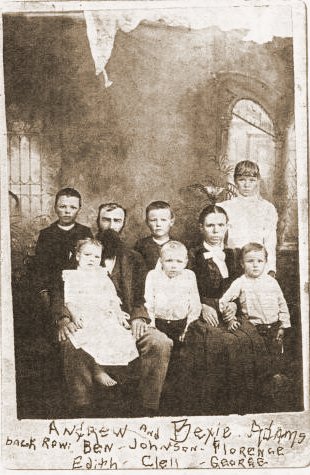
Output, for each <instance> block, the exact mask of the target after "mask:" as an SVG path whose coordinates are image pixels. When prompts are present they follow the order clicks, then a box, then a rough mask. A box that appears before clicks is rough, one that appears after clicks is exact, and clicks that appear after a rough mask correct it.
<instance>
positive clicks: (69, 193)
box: [55, 188, 82, 208]
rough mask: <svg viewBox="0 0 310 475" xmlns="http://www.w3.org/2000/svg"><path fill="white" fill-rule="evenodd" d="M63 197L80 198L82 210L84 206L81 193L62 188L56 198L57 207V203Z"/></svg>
mask: <svg viewBox="0 0 310 475" xmlns="http://www.w3.org/2000/svg"><path fill="white" fill-rule="evenodd" d="M61 196H73V197H74V198H78V199H79V205H80V208H81V206H82V197H81V195H80V193H79V192H78V191H77V190H75V189H74V188H62V189H61V190H59V191H58V192H57V194H56V197H55V206H56V205H57V202H58V200H59V198H60V197H61Z"/></svg>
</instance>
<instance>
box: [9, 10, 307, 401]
mask: <svg viewBox="0 0 310 475" xmlns="http://www.w3.org/2000/svg"><path fill="white" fill-rule="evenodd" d="M244 35H245V31H244V30H238V29H235V30H230V31H226V32H223V31H221V30H220V29H219V28H217V27H208V28H205V29H201V30H190V29H186V28H177V27H167V26H164V25H163V24H161V23H154V24H146V23H141V24H140V25H139V26H138V27H137V28H136V29H135V30H133V31H132V32H130V33H124V32H122V31H118V32H117V34H116V38H115V43H114V48H113V51H112V55H111V58H110V60H109V62H108V65H107V72H108V74H109V78H110V79H112V80H113V84H112V86H110V87H109V88H105V87H104V82H103V78H102V76H101V75H99V76H96V74H95V66H94V62H93V59H92V56H91V51H90V47H89V43H88V38H87V33H86V24H85V20H84V17H83V15H82V14H75V15H71V16H69V15H66V16H61V15H59V16H49V17H47V16H46V17H40V16H32V17H31V16H28V17H26V16H23V15H16V16H14V15H10V16H9V15H7V16H4V72H5V99H6V111H7V128H8V131H9V132H10V133H15V134H16V135H17V136H18V135H20V136H23V134H25V132H27V133H28V134H30V135H31V134H34V133H36V134H38V135H39V137H40V139H41V144H42V145H41V168H42V175H41V177H42V179H41V195H42V198H41V204H42V206H41V209H40V213H35V212H33V214H32V215H30V216H25V215H23V209H21V210H20V213H19V215H18V218H17V220H18V221H19V225H20V227H18V226H16V228H15V229H17V231H16V232H15V238H16V240H17V241H18V237H21V236H22V235H23V236H25V235H26V234H24V229H26V228H27V229H28V231H29V235H28V234H27V236H29V237H28V240H27V242H25V238H23V243H24V247H22V251H21V252H23V253H24V254H25V255H26V257H27V254H28V255H29V256H30V258H31V254H32V253H33V244H34V242H35V240H36V237H37V233H38V230H39V228H40V227H42V225H44V226H45V225H46V223H48V222H50V221H51V220H54V219H55V216H54V214H53V196H54V194H55V191H56V190H57V189H59V188H61V187H65V186H73V187H75V188H77V189H78V190H79V191H80V192H81V194H82V196H83V202H84V204H83V208H82V211H81V214H80V221H81V222H83V223H85V224H89V225H91V226H92V227H93V229H94V230H95V227H94V223H95V218H96V213H97V208H98V205H99V204H100V203H102V202H105V201H119V202H120V203H122V204H123V205H124V206H125V207H126V208H127V210H128V223H127V227H126V229H125V231H124V238H126V240H127V241H128V243H129V244H133V243H134V241H135V240H136V238H137V237H139V236H141V235H144V234H147V228H146V226H145V224H144V223H143V220H144V209H145V206H146V205H147V204H148V203H149V202H150V201H152V200H157V199H163V200H168V201H170V202H171V205H172V206H173V208H174V209H175V211H176V216H177V217H176V225H175V233H174V234H175V235H176V236H178V237H179V238H181V239H183V240H184V241H186V242H192V241H193V240H195V239H197V227H196V222H197V214H198V212H199V209H200V208H201V207H202V206H203V205H204V204H205V202H206V201H208V196H206V195H205V194H204V193H202V192H199V190H198V191H197V189H193V188H191V185H193V184H196V183H199V184H209V183H217V184H221V185H223V184H225V182H226V178H227V174H228V172H227V163H226V162H225V154H226V152H227V142H228V131H229V125H230V121H231V119H232V115H231V113H232V110H233V107H234V105H235V104H236V102H237V101H238V100H241V99H249V100H251V101H254V102H256V103H258V104H259V105H260V106H261V107H262V108H263V109H264V110H265V111H266V113H267V114H268V115H269V117H270V119H271V121H272V122H273V126H274V130H275V147H276V161H277V163H276V167H277V168H276V170H277V172H276V174H275V186H274V197H273V198H274V199H273V201H274V203H275V204H276V206H277V208H278V210H279V213H280V224H281V219H282V218H281V216H282V214H281V213H286V214H285V216H287V214H288V213H287V212H286V208H287V196H288V194H289V193H291V190H292V186H291V184H290V183H287V182H286V181H285V180H286V177H288V176H289V177H290V179H291V180H294V167H296V165H295V164H294V163H293V164H291V168H290V172H289V173H284V164H286V163H287V156H288V154H289V153H290V154H291V155H290V156H292V157H293V154H292V153H291V152H288V151H291V150H294V149H295V147H294V143H293V144H292V143H288V140H291V141H294V136H293V134H292V130H293V126H292V114H293V103H294V98H293V92H294V82H293V79H294V78H293V56H292V55H293V52H292V39H291V38H279V37H274V38H273V40H272V41H269V42H267V43H263V44H258V43H256V42H253V41H243V38H244ZM293 158H294V157H293ZM242 159H244V157H242V156H240V160H242ZM294 186H296V184H295V185H294ZM16 194H17V195H18V193H16ZM220 198H221V199H223V198H224V196H222V197H220ZM295 215H296V212H295ZM295 215H294V217H293V219H294V220H295V221H296V216H295ZM15 218H16V216H15ZM15 221H16V219H15ZM18 230H20V231H18ZM294 232H295V236H293V237H292V233H289V232H287V233H286V234H289V235H290V241H291V242H292V241H294V239H295V247H296V243H297V235H296V234H297V228H296V226H294ZM281 236H285V232H284V231H282V232H281ZM279 244H280V245H282V244H283V243H281V242H280V243H279ZM293 247H294V246H293ZM29 249H30V250H29ZM279 249H280V247H279ZM12 252H14V249H12ZM286 252H287V251H286ZM291 252H293V256H294V259H291V258H290V257H287V256H286V258H285V259H284V260H283V258H282V257H281V256H280V257H281V258H280V259H279V264H280V268H279V279H280V280H281V279H282V280H284V279H283V276H284V275H285V274H286V275H287V266H288V262H289V265H290V266H291V267H292V268H291V269H290V273H291V276H292V279H293V280H294V282H297V269H298V261H297V260H296V256H297V254H296V251H295V250H294V249H293V251H291ZM286 287H288V288H287V289H285V292H286V296H287V298H288V300H289V302H290V305H291V306H292V309H293V320H294V322H295V328H296V331H295V330H294V331H295V333H296V334H297V337H296V338H294V339H293V340H294V341H293V348H294V354H295V352H297V353H298V355H299V357H300V351H299V350H298V348H299V346H300V344H299V342H300V339H299V337H300V335H299V330H300V325H299V314H298V298H297V296H296V293H295V294H294V295H293V296H292V295H291V292H290V288H289V286H286ZM292 299H293V301H292ZM298 364H299V366H300V360H299V363H298ZM297 366H298V365H297ZM299 369H300V368H299ZM299 374H300V372H299ZM299 387H300V386H299ZM298 398H300V394H298V395H297V396H296V400H295V407H299V406H300V399H298ZM296 401H297V402H296Z"/></svg>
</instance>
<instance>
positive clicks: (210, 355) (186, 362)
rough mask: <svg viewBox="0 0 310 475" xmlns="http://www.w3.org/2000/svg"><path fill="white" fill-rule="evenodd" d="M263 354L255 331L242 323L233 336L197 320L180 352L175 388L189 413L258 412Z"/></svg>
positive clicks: (264, 361) (264, 350) (259, 338)
mask: <svg viewBox="0 0 310 475" xmlns="http://www.w3.org/2000/svg"><path fill="white" fill-rule="evenodd" d="M267 360H268V356H267V351H266V347H265V344H264V341H263V338H262V337H261V336H260V335H259V334H258V332H257V330H256V329H255V327H254V326H253V325H252V324H251V323H249V322H247V321H243V322H242V325H241V327H240V328H239V329H238V330H237V331H235V332H234V333H232V332H229V331H228V330H227V329H226V327H225V326H224V325H222V326H219V327H217V328H214V327H211V326H209V325H207V324H206V322H205V321H203V320H202V319H199V320H197V321H195V322H193V323H192V324H191V325H190V326H189V329H188V332H187V335H186V338H185V342H184V345H183V348H182V350H181V358H180V370H181V372H182V375H181V378H180V388H179V390H180V391H181V392H182V396H183V410H184V413H186V414H190V415H202V414H203V415H216V414H245V413H253V412H261V411H262V407H261V398H260V388H261V387H262V383H263V381H264V380H265V378H266V376H267V375H266V368H268V365H267Z"/></svg>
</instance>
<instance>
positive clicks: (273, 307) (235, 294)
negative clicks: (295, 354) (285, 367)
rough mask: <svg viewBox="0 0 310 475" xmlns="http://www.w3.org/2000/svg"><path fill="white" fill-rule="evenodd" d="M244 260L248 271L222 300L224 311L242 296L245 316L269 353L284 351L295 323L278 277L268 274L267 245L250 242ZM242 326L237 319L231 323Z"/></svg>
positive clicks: (241, 301)
mask: <svg viewBox="0 0 310 475" xmlns="http://www.w3.org/2000/svg"><path fill="white" fill-rule="evenodd" d="M241 259H242V267H243V269H244V274H243V275H242V276H241V277H239V278H238V279H236V280H234V282H233V283H232V284H231V286H230V287H229V289H228V290H227V292H225V294H224V295H223V297H222V298H221V299H220V301H219V307H220V310H221V311H224V310H225V308H226V306H227V304H228V303H229V302H232V301H234V300H236V299H239V303H240V307H241V313H242V315H243V316H244V317H245V318H246V319H248V320H249V321H250V322H251V323H252V324H253V325H254V326H255V327H256V328H257V331H258V332H259V333H260V334H261V336H262V337H263V338H264V340H265V343H266V346H267V349H268V350H269V352H270V353H272V354H275V353H280V352H282V348H283V346H282V342H283V337H284V332H285V329H286V328H289V327H290V326H291V324H290V314H289V311H288V308H287V304H286V301H285V299H284V296H283V293H282V290H281V288H280V286H279V284H278V282H277V280H276V279H274V278H273V277H271V276H270V275H268V274H267V273H266V263H267V251H266V248H265V247H264V246H263V245H262V244H259V243H249V244H246V245H245V246H244V247H243V248H242V250H241ZM239 326H240V322H238V320H237V319H232V320H231V321H230V322H229V323H228V329H229V330H232V331H235V330H236V329H237V328H238V327H239Z"/></svg>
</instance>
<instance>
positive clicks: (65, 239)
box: [35, 188, 92, 310]
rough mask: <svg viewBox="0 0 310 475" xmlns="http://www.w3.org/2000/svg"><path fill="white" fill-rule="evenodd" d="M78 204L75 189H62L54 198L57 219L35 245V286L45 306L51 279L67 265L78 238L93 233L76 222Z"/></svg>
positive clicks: (59, 275)
mask: <svg viewBox="0 0 310 475" xmlns="http://www.w3.org/2000/svg"><path fill="white" fill-rule="evenodd" d="M81 205H82V199H81V195H80V193H79V192H78V191H77V190H75V189H74V188H63V189H61V190H60V191H58V193H57V194H56V198H55V212H56V214H57V216H58V220H57V221H55V222H54V223H52V224H51V225H50V226H49V227H47V228H45V229H43V230H42V231H40V234H39V238H38V241H37V245H36V272H35V290H36V292H37V293H38V294H39V298H40V301H41V303H42V305H43V308H45V309H46V310H48V309H49V306H50V298H51V295H52V292H53V286H54V283H55V282H58V281H59V280H60V279H61V273H62V271H63V270H64V269H67V268H69V267H70V261H71V258H72V256H73V255H74V251H75V246H76V244H77V242H78V241H79V240H80V239H85V238H87V237H92V232H91V230H90V228H88V227H87V226H84V225H82V224H80V223H77V222H76V218H77V216H78V214H79V211H80V209H81Z"/></svg>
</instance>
